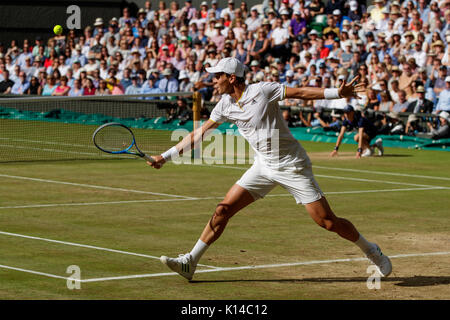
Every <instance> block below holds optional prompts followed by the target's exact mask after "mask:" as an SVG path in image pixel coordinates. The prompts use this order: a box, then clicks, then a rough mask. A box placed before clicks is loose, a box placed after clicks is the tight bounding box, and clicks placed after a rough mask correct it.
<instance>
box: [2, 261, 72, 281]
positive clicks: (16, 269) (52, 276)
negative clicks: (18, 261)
mask: <svg viewBox="0 0 450 320" xmlns="http://www.w3.org/2000/svg"><path fill="white" fill-rule="evenodd" d="M0 268H2V269H9V270H14V271H21V272H25V273H32V274H37V275H39V276H44V277H49V278H56V279H64V280H69V278H68V277H62V276H57V275H55V274H51V273H45V272H39V271H34V270H29V269H23V268H17V267H10V266H5V265H3V264H0ZM70 280H73V281H80V282H81V280H77V279H72V278H70Z"/></svg>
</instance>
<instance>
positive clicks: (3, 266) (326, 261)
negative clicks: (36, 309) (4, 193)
mask: <svg viewBox="0 0 450 320" xmlns="http://www.w3.org/2000/svg"><path fill="white" fill-rule="evenodd" d="M448 254H450V252H447V251H444V252H428V253H408V254H397V255H392V256H389V257H390V258H391V259H397V258H411V257H426V256H438V255H448ZM356 261H367V258H347V259H334V260H313V261H304V262H291V263H280V264H265V265H256V266H242V267H225V268H215V269H205V270H197V271H196V274H199V273H209V272H220V271H239V270H252V269H270V268H282V267H295V266H305V265H314V264H331V263H340V262H356ZM0 268H3V269H8V270H14V271H20V272H25V273H31V274H35V275H40V276H44V277H49V278H57V279H63V280H69V279H70V280H72V281H79V282H81V283H89V282H104V281H112V280H127V279H138V278H154V277H163V276H176V275H178V273H175V272H163V273H149V274H134V275H128V276H117V277H104V278H91V279H80V280H76V279H72V278H68V277H62V276H58V275H54V274H50V273H45V272H39V271H34V270H29V269H23V268H17V267H11V266H6V265H0Z"/></svg>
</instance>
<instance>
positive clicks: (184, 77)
mask: <svg viewBox="0 0 450 320" xmlns="http://www.w3.org/2000/svg"><path fill="white" fill-rule="evenodd" d="M178 80H179V81H180V82H179V88H178V90H179V91H180V92H191V91H194V84H193V83H192V82H191V81H190V80H189V75H188V74H187V72H186V71H185V70H181V71H180V75H179V76H178Z"/></svg>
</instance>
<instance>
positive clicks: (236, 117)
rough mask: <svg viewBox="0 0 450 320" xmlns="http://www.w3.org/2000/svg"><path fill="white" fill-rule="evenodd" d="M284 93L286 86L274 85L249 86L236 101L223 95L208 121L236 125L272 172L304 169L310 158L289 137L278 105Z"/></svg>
mask: <svg viewBox="0 0 450 320" xmlns="http://www.w3.org/2000/svg"><path fill="white" fill-rule="evenodd" d="M285 93H286V88H285V86H284V85H281V84H279V83H277V82H258V83H255V84H251V85H248V86H247V87H246V88H245V90H244V92H243V93H242V96H241V98H240V99H239V100H238V101H236V100H234V99H233V98H232V97H231V96H230V95H229V94H224V95H222V98H221V99H220V101H219V102H218V103H217V105H216V106H215V107H214V109H213V110H212V112H211V116H210V119H211V120H212V121H214V122H217V123H223V122H231V123H233V124H235V125H236V126H237V127H238V130H239V133H240V134H241V135H242V136H243V137H244V138H245V139H246V140H247V141H248V142H249V144H250V146H251V147H252V148H253V150H254V151H255V155H256V156H255V158H256V161H259V162H260V163H261V164H263V165H265V166H267V167H269V168H273V169H278V168H282V167H286V166H296V167H304V166H305V164H306V163H309V158H308V156H307V154H306V151H305V149H303V147H302V146H301V145H300V143H299V142H298V141H297V140H296V139H295V138H294V137H293V136H292V134H291V132H290V130H289V128H288V126H287V124H286V122H285V121H284V119H283V116H282V113H281V109H280V107H279V105H278V101H280V100H283V99H284V98H285Z"/></svg>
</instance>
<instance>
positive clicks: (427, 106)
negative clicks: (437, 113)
mask: <svg viewBox="0 0 450 320" xmlns="http://www.w3.org/2000/svg"><path fill="white" fill-rule="evenodd" d="M416 94H417V99H416V100H414V101H413V102H411V103H410V104H409V105H408V109H407V112H412V113H431V112H432V111H433V102H431V101H430V100H428V99H426V98H425V88H424V87H423V86H418V87H417V89H416Z"/></svg>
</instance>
